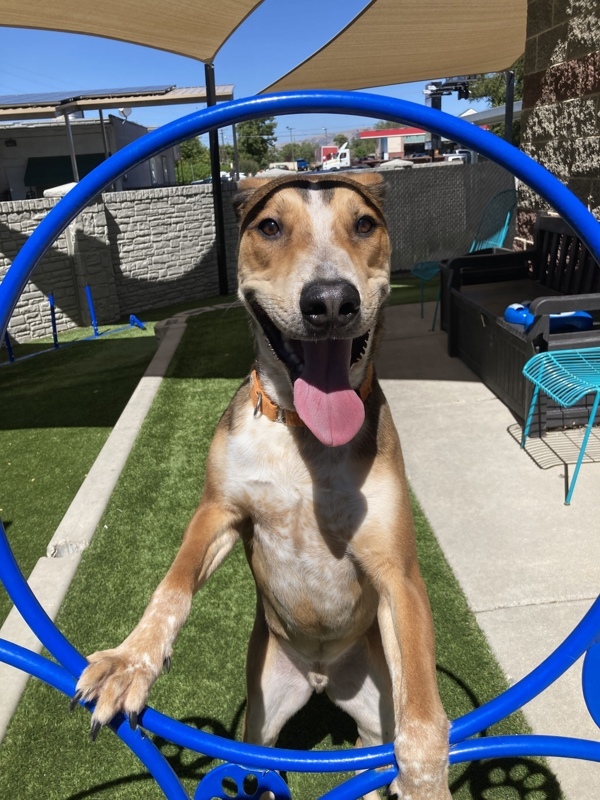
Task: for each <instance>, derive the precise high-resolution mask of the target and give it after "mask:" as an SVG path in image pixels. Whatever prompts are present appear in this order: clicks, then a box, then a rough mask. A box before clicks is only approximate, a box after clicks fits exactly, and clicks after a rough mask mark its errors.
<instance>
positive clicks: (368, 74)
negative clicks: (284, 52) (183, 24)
mask: <svg viewBox="0 0 600 800" xmlns="http://www.w3.org/2000/svg"><path fill="white" fill-rule="evenodd" d="M526 21H527V0H502V2H493V0H426V2H423V0H372V2H371V3H369V5H368V6H367V7H366V8H365V9H364V10H363V11H362V12H361V13H360V14H359V15H358V16H357V17H355V19H354V20H353V21H352V22H350V24H349V25H347V26H346V27H345V28H344V29H343V30H342V31H341V32H340V33H339V34H338V35H337V36H336V37H335V38H333V39H332V40H331V41H330V42H329V43H328V44H326V45H325V46H324V47H322V48H321V49H320V50H318V51H317V52H316V53H315V54H314V55H312V56H311V57H310V58H308V59H307V60H306V61H304V62H302V64H300V65H299V66H298V67H296V68H295V69H293V70H291V71H290V72H288V73H287V74H286V75H284V76H283V77H282V78H280V79H279V80H277V81H275V83H272V84H271V85H270V86H268V87H267V88H266V89H264V91H265V92H274V91H277V92H278V91H289V90H294V89H349V90H351V89H366V88H368V87H373V86H389V85H392V84H396V83H410V82H412V81H426V80H432V79H435V78H448V77H454V76H458V75H477V74H481V73H485V72H501V71H502V70H506V69H509V68H510V67H511V66H512V65H513V64H514V63H515V61H516V60H517V59H518V58H519V57H520V56H521V55H522V53H523V52H524V50H525V27H526Z"/></svg>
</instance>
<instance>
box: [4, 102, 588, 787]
mask: <svg viewBox="0 0 600 800" xmlns="http://www.w3.org/2000/svg"><path fill="white" fill-rule="evenodd" d="M292 113H337V114H356V115H360V116H365V117H372V118H375V119H387V120H390V121H395V122H398V123H400V122H409V123H411V124H414V125H416V126H419V127H421V128H425V129H426V130H430V131H433V132H434V133H437V134H441V135H444V136H446V137H448V138H450V139H452V140H454V141H458V142H461V143H462V144H463V145H466V146H468V147H470V148H471V149H473V150H476V151H478V152H479V153H481V154H483V155H485V156H487V157H488V158H490V159H491V160H493V161H496V162H497V163H498V164H500V165H501V166H503V167H504V168H506V169H507V170H509V171H510V172H512V173H513V174H514V175H515V176H516V177H518V178H519V179H520V180H522V181H523V182H524V183H526V184H528V185H529V186H530V187H531V188H532V189H534V190H535V191H536V192H537V193H538V194H540V195H541V196H542V197H543V198H544V199H545V200H547V201H548V202H549V203H550V204H551V206H552V207H553V208H554V209H555V210H556V211H558V212H559V213H560V214H561V216H562V217H563V218H564V219H565V220H566V221H567V222H568V223H569V224H570V225H571V227H573V228H574V229H575V230H576V232H577V233H578V234H579V236H580V237H581V238H582V239H583V241H584V242H585V244H586V245H587V247H588V248H589V250H590V251H591V253H592V255H593V256H594V258H595V259H596V260H597V261H600V223H598V222H597V221H596V220H595V218H594V217H593V216H592V215H591V214H590V213H589V212H588V211H587V209H586V208H585V206H584V205H583V204H582V203H581V202H580V201H579V200H578V199H577V198H576V197H575V196H574V195H573V194H572V193H571V192H570V191H569V190H568V189H567V188H566V187H565V186H563V184H562V183H560V182H559V181H558V180H557V179H556V178H554V177H553V176H552V175H551V174H550V173H549V172H548V171H547V170H546V169H544V167H542V166H540V165H539V164H537V163H536V162H535V161H533V160H532V159H531V158H529V157H528V156H526V155H525V154H524V153H522V152H521V151H520V150H518V149H517V148H515V147H513V146H512V145H509V144H507V143H506V142H504V141H503V140H501V139H499V138H498V137H496V136H494V135H493V134H491V133H488V132H485V131H481V130H479V129H478V128H476V127H475V126H474V125H471V124H469V123H468V122H465V121H463V120H460V119H456V118H455V117H452V116H450V115H448V114H445V113H443V112H441V111H435V110H433V109H430V108H427V107H426V106H420V105H417V104H416V103H410V102H407V101H403V100H396V99H392V98H387V97H382V96H379V95H374V94H368V93H362V92H360V93H352V92H335V91H328V92H325V91H313V92H293V93H286V94H278V95H264V96H261V97H252V98H247V99H242V100H235V101H232V102H229V103H224V104H222V105H219V106H213V107H211V108H207V109H204V110H202V111H199V112H196V113H194V114H190V115H188V116H185V117H182V118H181V119H179V120H176V121H175V122H172V123H169V124H168V125H165V126H163V127H162V128H159V129H157V130H155V131H152V132H151V133H148V134H147V135H146V136H144V137H143V138H142V139H139V140H138V141H136V142H134V143H132V144H130V145H129V146H128V147H126V148H124V149H123V150H120V151H118V152H117V153H116V154H115V155H113V156H112V157H111V158H109V159H108V160H107V161H105V162H104V163H103V164H101V165H100V166H99V167H97V168H96V169H95V170H94V171H93V172H91V173H90V174H89V175H87V176H86V177H85V178H84V179H83V180H82V181H81V182H80V183H78V184H77V185H76V186H75V187H74V188H73V189H72V190H71V191H70V192H69V193H68V194H67V195H66V196H65V197H64V198H63V199H62V200H61V201H60V202H59V203H58V204H57V205H56V206H55V208H54V209H52V211H50V213H49V214H48V215H47V216H46V217H45V218H44V219H43V220H42V222H41V223H40V224H39V226H38V227H37V229H36V230H35V232H34V233H33V234H32V236H31V237H30V238H29V239H28V241H27V242H26V244H25V245H24V246H23V248H22V249H21V251H20V253H19V254H18V256H17V257H16V258H15V260H14V262H13V264H12V266H11V267H10V269H9V270H8V272H7V274H6V276H5V278H4V280H3V281H2V284H0V339H1V338H2V337H3V336H4V333H5V331H6V328H7V325H8V321H9V319H10V317H11V314H12V312H13V310H14V308H15V305H16V303H17V301H18V298H19V296H20V295H21V292H22V291H23V289H24V288H25V285H26V283H27V281H28V279H29V277H30V275H31V273H32V272H33V270H34V269H35V267H36V265H37V264H38V262H39V260H40V259H41V258H42V256H43V255H44V253H45V252H46V251H47V250H48V249H49V247H50V246H51V245H52V244H53V242H54V241H55V239H56V238H57V237H58V236H59V235H60V234H61V233H62V232H63V231H64V229H65V228H66V227H67V225H68V224H69V223H70V222H71V221H72V220H73V219H74V218H75V217H76V216H77V215H78V214H79V213H80V212H81V211H82V210H83V208H84V207H85V206H86V205H87V204H88V203H89V202H90V201H91V200H92V199H93V198H94V197H96V196H97V195H98V194H100V192H102V191H103V190H104V189H105V188H106V187H107V186H108V185H109V184H111V183H112V182H113V181H115V180H116V179H117V178H118V177H119V176H120V175H122V174H123V173H124V172H125V171H127V170H128V169H131V168H133V167H135V166H136V165H138V164H140V163H141V162H142V161H145V160H146V159H148V158H150V157H152V156H154V155H156V154H157V153H159V152H160V151H161V150H164V149H165V148H167V147H171V146H172V145H175V144H178V143H179V142H182V141H184V140H186V139H190V138H191V137H193V136H198V135H199V134H202V133H206V132H207V131H210V130H216V129H218V128H222V127H225V126H229V125H232V124H234V123H237V122H244V121H246V120H249V119H254V118H257V117H267V116H271V115H273V116H282V115H286V114H292ZM0 580H2V582H3V583H4V585H5V587H6V589H7V591H8V594H9V595H10V597H11V599H12V601H13V602H14V604H15V606H16V607H17V609H18V610H19V612H20V613H21V615H22V616H23V618H24V619H25V621H26V622H27V624H28V625H29V626H30V628H31V630H32V631H33V632H34V633H35V635H36V636H37V638H38V639H39V640H40V641H41V642H42V644H43V645H44V647H45V648H46V649H47V650H48V652H50V653H51V654H52V656H53V657H54V658H55V659H56V661H57V662H58V663H57V664H55V663H53V662H52V661H50V660H48V659H46V658H43V657H42V656H39V655H37V654H35V653H32V652H30V651H29V650H26V649H24V648H22V647H19V646H17V645H15V644H12V643H10V642H7V641H5V640H0V661H4V662H5V663H7V664H9V665H11V666H13V667H16V668H17V669H21V670H23V671H25V672H27V673H29V674H31V675H34V676H35V677H36V678H39V679H40V680H42V681H45V682H46V683H48V684H50V685H51V686H54V687H55V688H56V689H58V690H59V691H61V692H63V693H64V694H65V695H67V696H69V697H73V695H74V693H75V685H76V682H77V679H78V677H79V675H80V674H81V672H82V671H83V669H84V667H85V666H86V664H87V662H86V660H85V658H84V657H83V656H82V655H81V654H80V653H79V652H78V651H77V650H76V649H75V648H74V647H73V645H71V643H70V642H69V641H68V640H67V639H66V638H65V637H64V636H63V634H62V633H61V632H60V631H59V630H58V629H57V627H56V626H55V625H54V623H53V622H52V621H51V620H50V618H49V617H48V616H47V615H46V613H45V611H44V610H43V609H42V607H41V605H40V604H39V602H38V600H37V598H36V597H35V595H34V594H33V592H32V591H31V589H30V588H29V586H28V585H27V582H26V581H25V579H24V577H23V575H22V574H21V572H20V569H19V567H18V565H17V563H16V561H15V558H14V555H13V553H12V551H11V549H10V546H9V544H8V540H7V538H6V534H5V531H4V528H3V527H2V525H1V523H0ZM582 657H583V659H584V661H583V678H582V691H583V697H584V700H585V704H586V707H587V710H588V711H589V713H590V715H591V717H592V719H593V720H594V722H595V723H596V725H598V726H600V597H599V598H598V599H597V600H596V601H595V603H594V604H593V605H592V607H591V608H590V610H589V611H588V613H587V614H586V615H585V616H584V618H583V619H582V620H581V622H580V623H579V624H578V625H577V626H576V628H575V629H574V630H573V631H572V633H571V634H570V635H569V636H568V637H567V638H566V639H565V640H564V642H563V643H562V644H561V645H560V646H559V647H558V648H557V649H556V650H555V651H554V652H553V653H552V654H551V655H550V656H549V657H548V658H547V659H546V660H545V661H543V662H542V663H541V664H540V665H539V666H538V667H536V668H535V669H534V670H533V671H532V672H531V673H530V674H529V675H527V676H526V677H525V678H523V679H522V680H521V681H519V682H518V683H516V684H515V685H514V686H512V687H511V688H509V689H508V690H506V691H505V692H503V693H502V694H500V695H499V696H498V697H496V698H494V699H493V700H491V701H490V702H488V703H486V704H485V705H483V706H481V707H479V708H477V709H475V710H473V711H471V712H469V713H468V714H466V715H465V716H463V717H460V718H459V719H457V720H455V721H454V722H453V723H452V726H451V730H450V763H459V762H464V761H474V760H478V759H482V758H494V757H504V758H505V757H518V756H556V757H567V758H578V759H584V760H589V761H599V762H600V742H595V741H592V740H587V739H577V738H571V737H560V736H539V735H519V736H489V737H487V736H486V737H479V738H474V737H475V736H476V734H478V733H480V732H482V731H483V730H485V729H486V728H488V727H489V726H490V725H493V724H494V723H496V722H498V721H500V720H502V719H504V718H505V717H507V716H508V715H509V714H512V713H513V712H514V711H517V710H518V709H520V708H521V707H522V706H523V705H524V704H525V703H527V702H529V701H530V700H531V699H533V698H534V697H536V696H537V695H539V694H541V693H542V692H543V691H544V690H545V689H546V688H547V687H548V686H550V685H551V684H552V683H553V682H554V681H556V680H557V679H558V678H559V677H560V676H561V675H562V674H563V673H564V672H565V671H566V670H567V669H568V668H569V667H571V666H572V665H573V664H574V663H575V662H576V661H577V660H578V659H579V658H582ZM85 705H86V707H87V708H88V710H92V708H93V706H92V705H90V704H85ZM139 725H140V726H141V727H142V728H144V729H145V730H146V731H148V732H150V733H153V734H156V735H158V736H160V737H162V738H163V739H166V740H168V741H170V742H172V743H173V744H175V745H178V746H180V747H184V748H188V749H190V750H192V751H194V752H196V753H201V754H203V755H207V756H211V757H212V758H216V759H219V760H222V761H224V762H226V763H225V764H223V765H221V766H217V767H215V768H214V769H212V770H211V771H210V772H209V773H208V774H207V775H206V776H205V777H204V778H203V779H202V781H201V783H200V784H199V785H198V787H197V789H196V792H195V794H194V800H212V799H213V798H223V800H225V798H231V797H232V793H231V786H232V785H235V786H236V787H237V789H236V791H237V794H235V795H233V796H234V797H236V798H240V800H241V799H242V798H257V799H258V798H260V796H261V795H262V794H263V793H264V792H267V791H271V792H272V793H273V794H274V796H275V798H276V799H277V800H288V799H289V800H291V794H290V790H289V788H288V787H287V785H286V784H285V782H284V781H283V779H282V778H281V776H280V775H279V773H278V772H277V770H289V771H293V772H342V771H349V770H350V771H353V770H363V771H362V772H360V773H359V774H358V775H356V776H354V777H352V778H349V779H348V780H346V781H344V782H343V783H341V784H339V785H338V786H337V787H336V788H334V789H332V790H331V791H328V792H327V793H326V794H324V795H323V796H322V797H321V798H320V800H353V799H354V798H359V797H362V795H364V794H365V793H366V792H369V791H371V790H374V789H377V788H380V787H383V786H386V785H388V784H389V783H390V782H391V781H392V780H393V779H394V777H395V776H396V775H397V772H398V768H397V766H396V762H395V758H394V752H393V746H392V745H391V744H387V745H382V746H380V747H370V748H362V749H358V750H338V751H328V752H304V751H297V750H280V749H275V748H267V747H258V746H254V745H247V744H241V743H237V742H232V741H230V740H228V739H224V738H221V737H218V736H214V735H211V734H208V733H205V732H203V731H199V730H197V729H195V728H191V727H189V726H187V725H185V724H183V723H181V722H178V721H175V720H173V719H171V718H169V717H167V716H165V715H164V714H161V713H160V712H158V711H155V710H154V709H152V708H150V707H147V708H146V709H145V710H144V711H143V712H142V714H140V716H139ZM110 727H112V729H113V730H114V731H115V733H116V734H117V736H119V737H120V738H121V739H122V740H123V741H124V742H125V744H127V745H128V746H129V747H130V748H131V750H132V751H133V752H134V753H135V754H136V755H137V756H138V758H139V759H140V760H141V761H142V763H143V764H144V766H145V767H146V768H147V769H148V771H149V772H150V773H151V775H152V776H153V777H154V779H155V780H156V782H157V783H158V785H159V787H160V788H161V790H162V791H163V793H164V795H165V796H166V797H167V798H169V799H170V800H190V796H189V795H188V794H187V792H186V791H185V789H184V788H183V785H182V784H181V783H180V781H179V779H178V777H177V776H176V775H175V773H174V771H173V770H172V768H171V766H170V765H169V763H168V762H167V761H166V759H165V758H164V756H163V755H162V753H161V752H160V751H159V750H158V748H157V747H156V746H155V744H154V743H153V741H152V740H151V739H150V738H149V737H148V736H146V735H144V734H143V733H142V732H140V730H139V729H138V730H135V731H133V730H131V728H130V726H129V722H128V720H127V719H126V718H125V717H124V716H123V715H118V716H117V717H115V719H114V720H113V721H112V723H111V725H110ZM226 779H227V791H226V789H225V785H224V783H223V782H224V781H226Z"/></svg>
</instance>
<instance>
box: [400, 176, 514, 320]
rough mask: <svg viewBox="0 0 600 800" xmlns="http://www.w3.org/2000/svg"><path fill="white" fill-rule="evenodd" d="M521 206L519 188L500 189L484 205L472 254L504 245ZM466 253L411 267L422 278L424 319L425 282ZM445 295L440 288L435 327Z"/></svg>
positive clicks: (436, 305)
mask: <svg viewBox="0 0 600 800" xmlns="http://www.w3.org/2000/svg"><path fill="white" fill-rule="evenodd" d="M516 207H517V192H516V191H515V189H506V190H505V191H503V192H498V194H497V195H495V196H494V197H492V199H491V200H490V201H489V203H488V204H487V205H486V206H485V207H484V209H483V211H482V213H481V218H480V220H479V224H478V225H477V230H476V232H475V237H474V239H473V241H472V242H471V246H470V247H469V249H468V251H467V252H468V253H476V252H479V251H480V250H489V249H492V248H494V247H503V246H504V243H505V242H506V238H507V236H508V232H509V230H510V223H511V222H512V218H513V216H514V213H515V209H516ZM457 255H462V253H449V254H448V255H446V256H445V257H444V258H440V259H437V260H435V261H419V262H418V263H416V264H415V265H414V266H413V267H412V268H411V270H410V273H411V275H414V276H415V277H416V278H419V279H420V281H421V319H423V300H424V292H425V283H426V282H427V281H430V280H432V279H433V278H435V276H436V275H438V274H439V272H440V268H441V262H442V261H445V260H447V259H449V258H452V257H454V256H457ZM441 296H442V289H441V287H440V290H439V291H438V296H437V302H436V304H435V311H434V312H433V322H432V324H431V330H432V331H434V330H435V322H436V319H437V314H438V308H439V306H440V299H441Z"/></svg>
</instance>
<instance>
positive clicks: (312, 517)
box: [226, 414, 379, 657]
mask: <svg viewBox="0 0 600 800" xmlns="http://www.w3.org/2000/svg"><path fill="white" fill-rule="evenodd" d="M349 456H350V449H349V448H346V447H340V448H335V450H333V449H332V450H330V451H327V450H325V451H324V453H323V454H322V455H321V456H320V457H319V458H318V459H317V460H316V461H315V463H306V462H305V460H304V459H303V458H302V456H301V454H300V452H299V450H298V447H297V446H296V442H295V439H294V436H293V433H292V431H291V429H289V428H287V427H286V426H284V425H282V424H279V423H275V422H271V421H269V420H267V419H265V418H258V419H255V418H253V417H252V415H251V414H249V415H248V417H247V419H245V421H244V425H243V427H242V429H241V430H238V432H237V433H236V434H235V435H233V436H231V437H230V441H229V444H228V450H227V459H228V469H227V476H228V477H227V485H226V493H227V496H228V497H229V498H230V500H231V501H232V502H233V503H235V504H236V505H239V506H241V507H242V508H243V509H244V510H245V511H246V512H247V514H248V516H249V517H250V519H251V521H252V524H253V539H252V546H251V553H252V566H253V570H254V574H255V578H256V581H257V584H258V586H259V589H260V591H261V593H262V594H263V596H264V597H265V598H266V600H267V601H268V602H269V604H270V606H271V608H272V609H273V611H274V613H275V614H276V615H277V617H278V619H279V621H280V622H281V625H282V628H283V629H284V631H285V633H286V635H288V636H289V637H290V638H298V639H301V640H302V641H303V642H304V644H305V645H306V647H308V649H309V650H311V651H312V648H311V647H310V646H309V645H308V644H307V642H308V641H309V640H315V641H317V640H318V641H319V642H321V643H322V642H324V641H330V642H331V644H332V645H334V642H338V643H341V642H342V641H343V640H344V639H345V638H346V636H350V635H352V636H354V635H355V633H356V626H357V625H358V626H361V627H366V626H368V624H369V623H370V619H371V618H372V616H373V614H374V611H375V608H374V603H373V598H374V593H373V592H372V589H371V587H370V586H369V585H368V582H367V580H366V578H365V576H364V574H363V573H362V570H361V568H360V565H359V564H358V563H357V561H356V559H355V558H354V556H353V541H354V539H355V537H357V536H360V535H361V531H362V530H363V528H364V526H365V525H367V524H368V522H369V521H372V520H373V516H374V515H376V516H379V514H378V513H377V511H376V510H375V509H374V507H373V504H372V503H370V502H369V495H370V494H371V492H370V491H369V490H370V488H373V489H374V488H375V487H374V482H373V481H372V480H370V475H369V474H368V473H367V474H364V467H363V473H361V472H360V471H359V470H358V469H357V467H356V466H355V465H354V464H353V463H352V461H351V459H350V457H349ZM365 593H366V595H367V598H366V599H367V602H365ZM358 609H360V612H359V611H358ZM357 615H358V617H359V618H357ZM363 617H364V618H363ZM296 644H298V642H296ZM302 649H306V648H305V647H303V648H302ZM334 649H335V647H334ZM311 655H315V654H314V653H312V652H311ZM322 656H323V653H321V655H320V656H319V657H322Z"/></svg>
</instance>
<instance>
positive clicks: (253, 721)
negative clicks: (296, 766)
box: [243, 609, 313, 747]
mask: <svg viewBox="0 0 600 800" xmlns="http://www.w3.org/2000/svg"><path fill="white" fill-rule="evenodd" d="M246 683H247V691H248V704H247V706H246V716H245V719H244V733H243V738H244V741H245V742H250V743H252V744H262V745H266V746H268V747H273V746H274V745H275V743H276V742H277V738H278V736H279V733H280V731H281V729H282V728H283V726H284V725H285V723H286V722H287V721H288V720H289V719H290V717H292V716H293V715H294V714H295V713H296V711H299V710H300V709H301V708H302V707H303V706H304V705H306V703H307V702H308V699H309V697H310V695H311V694H312V691H313V689H312V687H311V685H310V683H309V680H308V676H307V673H306V672H305V671H303V670H302V669H301V668H300V666H299V665H297V664H295V663H294V661H293V660H292V659H291V657H290V656H289V655H288V653H286V652H285V650H284V649H283V647H282V646H281V644H280V643H279V642H278V641H277V639H276V638H275V636H273V634H272V633H271V632H270V631H269V629H268V627H267V624H266V622H265V619H264V616H263V614H262V609H258V611H257V616H256V620H255V623H254V628H253V630H252V635H251V637H250V643H249V646H248V658H247V662H246Z"/></svg>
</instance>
